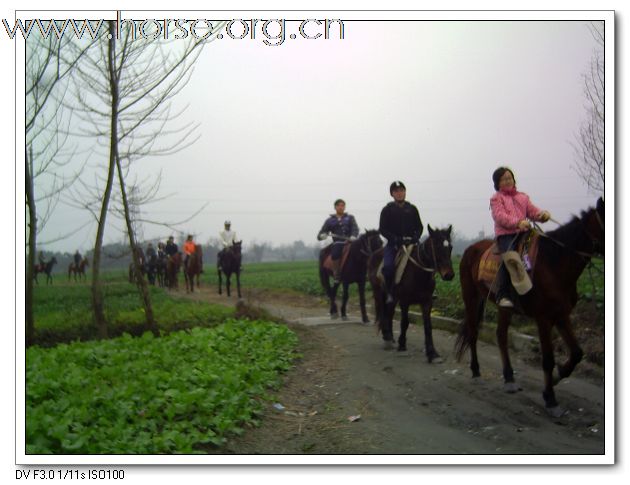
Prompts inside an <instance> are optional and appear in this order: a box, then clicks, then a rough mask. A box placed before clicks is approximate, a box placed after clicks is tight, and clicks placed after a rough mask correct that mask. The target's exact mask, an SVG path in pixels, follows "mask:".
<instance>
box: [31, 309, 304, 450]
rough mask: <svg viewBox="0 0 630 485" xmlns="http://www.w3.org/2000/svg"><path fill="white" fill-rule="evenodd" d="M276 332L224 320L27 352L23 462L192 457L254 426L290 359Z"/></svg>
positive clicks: (285, 336) (284, 336)
mask: <svg viewBox="0 0 630 485" xmlns="http://www.w3.org/2000/svg"><path fill="white" fill-rule="evenodd" d="M296 344H297V337H296V336H295V334H293V333H292V332H291V331H290V330H288V329H287V328H286V327H285V326H282V325H278V324H274V323H270V322H264V321H238V320H231V321H228V322H226V323H224V324H222V325H219V326H217V327H215V328H211V329H206V328H196V329H193V330H190V331H185V332H184V331H183V332H174V333H172V334H170V335H168V336H166V337H161V338H155V337H153V335H152V334H150V333H146V334H145V335H143V336H142V337H140V338H132V337H130V336H129V335H125V336H123V337H120V338H117V339H112V340H108V341H98V342H97V341H94V342H86V343H73V344H70V345H66V344H61V345H58V346H57V347H54V348H51V349H43V348H39V347H31V348H29V349H28V350H27V354H26V382H27V385H26V443H27V453H31V454H72V453H78V454H157V453H198V452H202V451H203V447H204V446H210V445H213V446H220V445H221V444H223V443H224V442H225V440H226V437H227V436H228V435H229V434H231V433H240V432H241V430H242V427H243V426H244V425H247V424H255V423H256V422H257V419H256V417H257V415H258V414H259V412H260V411H261V409H262V404H261V399H264V398H265V397H266V392H267V389H269V388H273V387H275V386H277V385H278V384H279V382H280V381H279V374H280V373H281V372H284V371H286V370H288V369H289V368H290V367H291V363H292V361H293V359H294V358H295V357H296V354H295V352H294V348H295V346H296Z"/></svg>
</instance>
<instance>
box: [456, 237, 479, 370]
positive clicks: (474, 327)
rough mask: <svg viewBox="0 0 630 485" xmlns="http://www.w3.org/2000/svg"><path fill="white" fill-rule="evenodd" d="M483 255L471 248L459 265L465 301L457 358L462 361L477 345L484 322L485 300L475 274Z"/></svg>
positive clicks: (465, 252) (458, 338)
mask: <svg viewBox="0 0 630 485" xmlns="http://www.w3.org/2000/svg"><path fill="white" fill-rule="evenodd" d="M480 256H481V254H479V251H477V250H476V248H475V246H471V247H469V248H467V249H466V251H464V254H463V256H462V259H461V262H460V263H459V281H460V284H461V289H462V298H463V300H464V307H465V311H464V319H463V320H462V322H461V323H460V326H459V334H458V336H457V339H456V341H455V357H456V358H457V360H458V361H460V360H461V359H462V357H463V355H464V353H465V352H466V350H468V349H469V348H470V347H471V345H476V342H477V336H478V335H479V329H480V328H481V322H482V320H483V314H484V310H485V303H486V302H485V299H484V298H483V297H482V295H481V293H480V292H479V290H478V289H477V285H476V281H475V276H474V272H473V268H474V264H473V263H474V261H475V258H479V257H480Z"/></svg>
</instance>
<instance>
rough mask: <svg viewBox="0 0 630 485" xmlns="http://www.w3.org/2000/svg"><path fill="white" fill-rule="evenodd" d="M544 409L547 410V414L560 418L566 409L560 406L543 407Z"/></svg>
mask: <svg viewBox="0 0 630 485" xmlns="http://www.w3.org/2000/svg"><path fill="white" fill-rule="evenodd" d="M545 410H546V411H547V414H548V415H549V416H551V417H552V418H561V417H562V416H564V414H565V413H566V412H567V410H566V409H563V408H561V407H560V406H553V407H550V408H545Z"/></svg>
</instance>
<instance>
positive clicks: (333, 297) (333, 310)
mask: <svg viewBox="0 0 630 485" xmlns="http://www.w3.org/2000/svg"><path fill="white" fill-rule="evenodd" d="M338 288H339V283H334V284H333V285H332V287H331V288H330V290H329V291H330V293H329V295H328V298H330V318H333V319H335V318H337V317H338V316H339V311H338V310H337V289H338Z"/></svg>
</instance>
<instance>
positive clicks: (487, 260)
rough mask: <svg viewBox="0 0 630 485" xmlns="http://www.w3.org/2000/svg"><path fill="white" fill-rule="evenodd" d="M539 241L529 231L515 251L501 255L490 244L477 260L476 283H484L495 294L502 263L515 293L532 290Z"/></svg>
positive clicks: (495, 247)
mask: <svg viewBox="0 0 630 485" xmlns="http://www.w3.org/2000/svg"><path fill="white" fill-rule="evenodd" d="M539 240H540V238H539V236H538V235H536V234H535V233H534V232H532V231H530V232H529V233H528V234H527V236H525V237H521V238H520V240H519V242H518V244H517V247H516V251H507V252H506V253H505V254H503V255H502V254H501V253H500V252H499V249H498V247H497V244H496V242H495V243H494V244H492V245H491V246H490V247H489V248H488V249H486V251H485V252H484V253H483V254H482V255H481V258H480V260H479V272H478V274H477V279H478V281H480V282H482V283H484V284H485V286H486V287H487V288H488V289H489V290H490V291H492V292H496V290H497V288H496V286H495V285H494V283H495V281H496V275H497V272H498V271H499V267H500V266H501V264H502V263H503V264H505V265H506V268H507V270H508V273H509V275H510V279H511V281H512V286H514V289H516V291H517V293H518V294H520V295H523V294H525V293H527V292H528V291H529V290H530V289H531V288H532V283H531V281H532V280H533V273H534V268H535V263H536V256H537V254H538V242H539Z"/></svg>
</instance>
